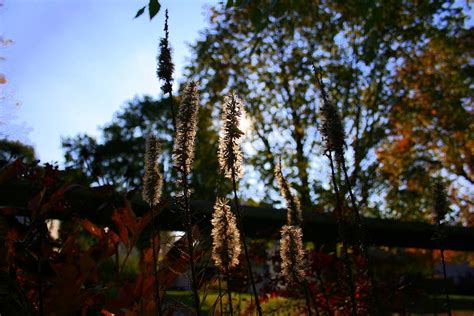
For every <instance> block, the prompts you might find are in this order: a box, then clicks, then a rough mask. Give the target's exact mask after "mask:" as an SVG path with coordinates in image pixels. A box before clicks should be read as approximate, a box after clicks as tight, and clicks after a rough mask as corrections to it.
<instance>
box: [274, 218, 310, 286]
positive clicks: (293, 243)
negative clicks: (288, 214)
mask: <svg viewBox="0 0 474 316" xmlns="http://www.w3.org/2000/svg"><path fill="white" fill-rule="evenodd" d="M280 257H281V260H282V262H281V270H282V273H283V276H284V277H285V278H286V279H287V281H288V282H290V283H291V282H300V281H302V280H303V279H304V277H305V272H304V265H303V259H304V249H303V232H302V230H301V228H300V227H298V226H291V225H285V226H283V227H282V229H281V240H280Z"/></svg>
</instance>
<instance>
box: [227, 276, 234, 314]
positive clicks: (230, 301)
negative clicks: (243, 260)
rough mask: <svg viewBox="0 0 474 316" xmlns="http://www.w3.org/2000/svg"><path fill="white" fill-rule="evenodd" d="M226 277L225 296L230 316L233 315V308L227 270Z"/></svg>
mask: <svg viewBox="0 0 474 316" xmlns="http://www.w3.org/2000/svg"><path fill="white" fill-rule="evenodd" d="M226 278H227V298H228V301H229V313H230V316H233V315H234V310H233V307H232V294H231V291H230V273H229V272H228V271H227V272H226Z"/></svg>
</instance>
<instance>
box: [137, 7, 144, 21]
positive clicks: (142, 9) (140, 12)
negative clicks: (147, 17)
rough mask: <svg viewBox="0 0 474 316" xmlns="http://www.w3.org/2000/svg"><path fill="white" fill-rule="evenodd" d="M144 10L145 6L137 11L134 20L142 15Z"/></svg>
mask: <svg viewBox="0 0 474 316" xmlns="http://www.w3.org/2000/svg"><path fill="white" fill-rule="evenodd" d="M145 8H146V6H144V7H143V8H141V9H140V10H138V11H137V14H135V19H136V18H138V17H139V16H140V15H142V14H143V12H145Z"/></svg>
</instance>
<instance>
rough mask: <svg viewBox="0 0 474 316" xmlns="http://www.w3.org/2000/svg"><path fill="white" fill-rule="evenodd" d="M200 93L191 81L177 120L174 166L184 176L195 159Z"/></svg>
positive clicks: (185, 91) (184, 94)
mask: <svg viewBox="0 0 474 316" xmlns="http://www.w3.org/2000/svg"><path fill="white" fill-rule="evenodd" d="M198 110H199V93H198V89H197V84H196V82H195V81H190V82H189V83H188V84H187V85H186V87H185V88H184V91H183V96H182V99H181V103H180V105H179V109H178V115H177V118H176V125H177V126H176V137H175V142H174V148H173V165H174V167H175V168H176V169H177V170H178V171H180V172H181V173H182V174H185V175H188V174H189V173H190V171H191V166H192V163H193V159H194V143H195V139H196V128H197V113H198Z"/></svg>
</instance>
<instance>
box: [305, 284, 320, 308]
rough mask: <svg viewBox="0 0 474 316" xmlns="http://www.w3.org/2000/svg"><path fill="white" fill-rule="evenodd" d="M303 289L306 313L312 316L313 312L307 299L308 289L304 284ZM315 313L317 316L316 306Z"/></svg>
mask: <svg viewBox="0 0 474 316" xmlns="http://www.w3.org/2000/svg"><path fill="white" fill-rule="evenodd" d="M303 291H304V293H305V298H306V311H307V313H308V316H312V315H313V314H312V312H311V301H310V299H309V291H308V289H307V288H306V286H304V285H303ZM316 315H317V316H319V311H318V307H316Z"/></svg>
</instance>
